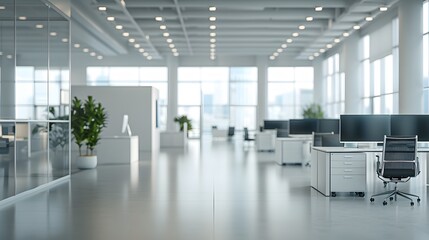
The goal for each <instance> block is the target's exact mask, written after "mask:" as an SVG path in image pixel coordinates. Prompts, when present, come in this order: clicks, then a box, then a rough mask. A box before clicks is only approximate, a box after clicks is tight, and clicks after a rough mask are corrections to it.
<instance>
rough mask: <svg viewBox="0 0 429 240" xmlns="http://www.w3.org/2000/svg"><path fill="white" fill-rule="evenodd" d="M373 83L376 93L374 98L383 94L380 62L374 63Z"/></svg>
mask: <svg viewBox="0 0 429 240" xmlns="http://www.w3.org/2000/svg"><path fill="white" fill-rule="evenodd" d="M372 73H373V74H372V82H373V88H374V92H373V95H374V96H378V95H380V93H381V89H380V87H381V76H380V74H381V70H380V60H377V61H374V62H373V63H372Z"/></svg>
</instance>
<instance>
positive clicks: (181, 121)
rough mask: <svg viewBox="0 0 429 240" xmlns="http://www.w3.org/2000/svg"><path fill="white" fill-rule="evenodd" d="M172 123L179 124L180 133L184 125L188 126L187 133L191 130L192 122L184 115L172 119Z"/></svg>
mask: <svg viewBox="0 0 429 240" xmlns="http://www.w3.org/2000/svg"><path fill="white" fill-rule="evenodd" d="M174 121H175V122H177V123H179V126H180V131H183V127H184V124H185V123H186V124H187V125H188V131H191V130H192V120H191V119H188V116H186V115H182V116H177V117H175V118H174Z"/></svg>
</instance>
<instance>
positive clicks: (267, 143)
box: [255, 130, 277, 151]
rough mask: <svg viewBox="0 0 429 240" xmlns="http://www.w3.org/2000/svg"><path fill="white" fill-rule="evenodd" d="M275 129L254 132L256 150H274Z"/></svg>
mask: <svg viewBox="0 0 429 240" xmlns="http://www.w3.org/2000/svg"><path fill="white" fill-rule="evenodd" d="M276 137H277V131H271V130H267V131H263V132H257V133H255V145H256V150H258V151H274V150H275V147H276Z"/></svg>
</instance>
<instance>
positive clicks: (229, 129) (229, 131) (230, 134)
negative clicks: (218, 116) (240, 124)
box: [228, 127, 235, 137]
mask: <svg viewBox="0 0 429 240" xmlns="http://www.w3.org/2000/svg"><path fill="white" fill-rule="evenodd" d="M234 132H235V127H229V128H228V136H229V137H232V136H234Z"/></svg>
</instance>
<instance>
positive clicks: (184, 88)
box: [177, 83, 201, 105]
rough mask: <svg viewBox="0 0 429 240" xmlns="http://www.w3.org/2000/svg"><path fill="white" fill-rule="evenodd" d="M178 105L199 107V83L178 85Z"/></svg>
mask: <svg viewBox="0 0 429 240" xmlns="http://www.w3.org/2000/svg"><path fill="white" fill-rule="evenodd" d="M177 88H178V93H177V96H178V99H177V103H178V105H201V85H200V83H179V84H178V86H177Z"/></svg>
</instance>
